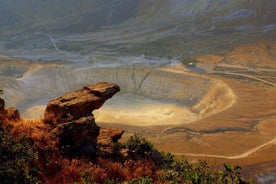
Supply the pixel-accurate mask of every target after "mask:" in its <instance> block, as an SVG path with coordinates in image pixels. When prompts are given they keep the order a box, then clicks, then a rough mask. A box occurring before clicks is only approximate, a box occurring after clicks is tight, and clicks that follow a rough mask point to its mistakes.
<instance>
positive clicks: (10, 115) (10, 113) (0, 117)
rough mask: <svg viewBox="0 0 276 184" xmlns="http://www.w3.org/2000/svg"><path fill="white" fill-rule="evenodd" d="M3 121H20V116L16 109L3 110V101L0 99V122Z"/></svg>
mask: <svg viewBox="0 0 276 184" xmlns="http://www.w3.org/2000/svg"><path fill="white" fill-rule="evenodd" d="M4 120H10V121H18V120H20V114H19V111H18V110H17V109H16V108H8V109H5V101H4V99H2V98H0V121H4Z"/></svg>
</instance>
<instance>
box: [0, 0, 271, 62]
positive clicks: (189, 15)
mask: <svg viewBox="0 0 276 184" xmlns="http://www.w3.org/2000/svg"><path fill="white" fill-rule="evenodd" d="M0 4H1V6H0V7H1V11H0V13H1V14H2V15H1V17H3V18H2V20H1V26H0V33H1V41H0V51H1V52H2V53H6V54H8V55H19V56H21V57H31V56H30V55H35V56H36V57H35V58H36V59H39V57H41V56H38V55H44V54H45V55H46V54H49V55H50V54H53V53H52V52H58V51H62V53H56V54H57V55H58V56H59V57H60V58H61V59H68V58H69V60H74V59H73V58H72V56H70V57H69V56H68V54H73V55H74V54H76V55H77V56H79V57H81V56H82V57H83V56H91V55H93V54H95V53H99V52H104V53H105V54H120V55H136V56H137V55H138V56H140V55H146V56H156V57H165V58H167V57H178V56H181V55H184V54H185V55H187V54H193V55H194V54H199V53H210V52H213V53H221V52H222V51H224V52H225V50H231V49H232V48H233V47H235V46H236V45H239V44H242V43H254V42H257V41H260V40H264V39H265V40H269V41H271V40H273V36H274V37H275V18H274V13H275V7H276V5H275V1H273V0H265V1H252V0H245V1H242V2H241V1H238V0H234V1H228V0H220V1H212V0H208V1H205V0H204V1H203V0H198V1H190V0H185V1H176V0H170V1H168V0H151V1H148V0H139V1H131V0H116V1H113V0H112V1H111V0H104V1H102V0H101V1H100V0H93V1H88V0H80V1H79V2H78V3H75V2H74V1H66V2H65V1H63V0H62V1H56V2H54V1H35V0H28V1H27V2H26V1H24V2H22V1H16V0H10V1H3V0H2V1H0ZM53 41H54V42H55V43H53ZM53 44H54V45H53ZM23 51H24V53H26V54H25V55H23V54H22V52H23ZM75 52H77V53H75ZM27 53H28V54H27ZM80 53H81V54H80ZM49 57H50V56H48V60H49ZM42 58H43V57H42ZM46 58H47V57H46ZM50 60H53V59H51V58H50ZM86 60H87V58H86Z"/></svg>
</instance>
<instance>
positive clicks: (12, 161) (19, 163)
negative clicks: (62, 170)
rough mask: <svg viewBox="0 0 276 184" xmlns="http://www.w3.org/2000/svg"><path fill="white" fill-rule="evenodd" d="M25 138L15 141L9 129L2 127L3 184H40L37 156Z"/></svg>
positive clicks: (0, 171)
mask: <svg viewBox="0 0 276 184" xmlns="http://www.w3.org/2000/svg"><path fill="white" fill-rule="evenodd" d="M30 148H31V146H30V144H29V143H28V141H27V139H26V138H25V137H20V138H18V139H15V138H14V137H13V136H12V135H11V134H10V129H9V128H8V127H1V125H0V181H1V184H11V183H20V184H30V183H39V182H38V180H37V178H36V175H37V172H38V171H37V169H36V168H35V167H32V165H34V164H33V163H34V160H35V156H34V153H33V152H32V151H31V149H30Z"/></svg>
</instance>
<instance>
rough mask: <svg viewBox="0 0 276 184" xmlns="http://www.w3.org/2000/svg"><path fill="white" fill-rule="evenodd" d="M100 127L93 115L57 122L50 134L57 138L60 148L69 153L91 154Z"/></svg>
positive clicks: (95, 144) (93, 150)
mask: <svg viewBox="0 0 276 184" xmlns="http://www.w3.org/2000/svg"><path fill="white" fill-rule="evenodd" d="M99 131H100V128H99V127H98V126H97V125H96V123H95V119H94V117H93V116H87V117H82V118H80V119H78V120H75V121H72V122H67V123H63V124H59V125H58V126H57V127H56V128H55V129H54V130H53V131H52V132H51V134H52V135H54V136H56V137H57V138H58V139H59V146H60V148H61V149H62V150H63V151H64V152H65V153H66V154H69V155H83V154H87V155H93V154H95V153H96V146H97V137H98V136H99Z"/></svg>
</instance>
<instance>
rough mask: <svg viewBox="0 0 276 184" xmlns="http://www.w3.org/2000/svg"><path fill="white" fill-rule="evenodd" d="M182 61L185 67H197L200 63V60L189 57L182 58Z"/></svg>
mask: <svg viewBox="0 0 276 184" xmlns="http://www.w3.org/2000/svg"><path fill="white" fill-rule="evenodd" d="M180 61H181V62H182V64H183V65H185V66H188V67H195V66H196V64H197V63H198V60H197V59H196V58H194V57H189V56H183V57H181V58H180Z"/></svg>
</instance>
